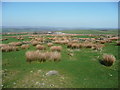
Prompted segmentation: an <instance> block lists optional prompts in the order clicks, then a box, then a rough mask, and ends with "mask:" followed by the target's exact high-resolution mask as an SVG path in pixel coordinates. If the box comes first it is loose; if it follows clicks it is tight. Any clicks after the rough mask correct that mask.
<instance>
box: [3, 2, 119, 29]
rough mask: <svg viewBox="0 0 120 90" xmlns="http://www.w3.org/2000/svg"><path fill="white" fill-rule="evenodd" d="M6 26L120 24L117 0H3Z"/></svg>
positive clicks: (100, 25)
mask: <svg viewBox="0 0 120 90" xmlns="http://www.w3.org/2000/svg"><path fill="white" fill-rule="evenodd" d="M2 25H3V26H50V27H71V28H80V27H81V28H117V27H118V3H117V2H2Z"/></svg>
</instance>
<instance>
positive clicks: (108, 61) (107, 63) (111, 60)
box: [101, 54, 116, 66]
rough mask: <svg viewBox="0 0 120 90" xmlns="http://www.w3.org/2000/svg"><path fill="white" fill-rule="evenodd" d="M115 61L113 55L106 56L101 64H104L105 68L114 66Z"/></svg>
mask: <svg viewBox="0 0 120 90" xmlns="http://www.w3.org/2000/svg"><path fill="white" fill-rule="evenodd" d="M115 60H116V58H115V57H114V56H113V55H110V54H104V55H103V60H102V61H101V63H102V64H104V65H105V66H112V65H113V63H114V62H115Z"/></svg>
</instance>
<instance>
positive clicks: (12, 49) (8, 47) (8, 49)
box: [1, 45, 19, 52]
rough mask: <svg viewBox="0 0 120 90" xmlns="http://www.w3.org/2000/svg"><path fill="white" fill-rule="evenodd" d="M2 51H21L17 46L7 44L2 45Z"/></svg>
mask: <svg viewBox="0 0 120 90" xmlns="http://www.w3.org/2000/svg"><path fill="white" fill-rule="evenodd" d="M1 51H2V52H11V51H19V48H18V47H17V46H9V45H6V46H2V47H1Z"/></svg>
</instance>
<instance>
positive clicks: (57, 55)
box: [48, 52, 61, 61]
mask: <svg viewBox="0 0 120 90" xmlns="http://www.w3.org/2000/svg"><path fill="white" fill-rule="evenodd" d="M48 54H49V57H50V60H53V61H60V59H61V53H59V52H49V53H48Z"/></svg>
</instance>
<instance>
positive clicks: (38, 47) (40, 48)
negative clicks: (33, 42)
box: [36, 45, 46, 50]
mask: <svg viewBox="0 0 120 90" xmlns="http://www.w3.org/2000/svg"><path fill="white" fill-rule="evenodd" d="M36 49H38V50H45V49H46V47H45V46H43V45H37V46H36Z"/></svg>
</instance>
